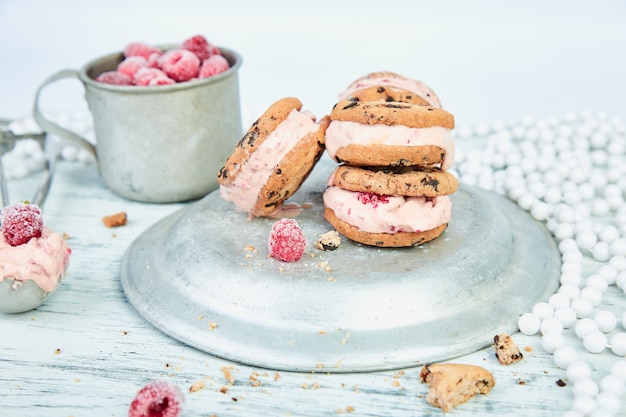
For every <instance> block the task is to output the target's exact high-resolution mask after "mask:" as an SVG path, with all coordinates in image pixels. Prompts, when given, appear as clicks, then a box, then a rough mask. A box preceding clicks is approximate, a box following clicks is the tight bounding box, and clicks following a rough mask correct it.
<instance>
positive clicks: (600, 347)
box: [583, 330, 607, 353]
mask: <svg viewBox="0 0 626 417" xmlns="http://www.w3.org/2000/svg"><path fill="white" fill-rule="evenodd" d="M606 344H607V340H606V335H605V334H604V333H602V332H601V331H600V330H594V331H591V332H589V333H587V334H586V335H585V337H583V346H585V349H587V351H589V352H591V353H601V352H603V351H604V349H606Z"/></svg>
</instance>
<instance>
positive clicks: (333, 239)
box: [315, 230, 341, 251]
mask: <svg viewBox="0 0 626 417" xmlns="http://www.w3.org/2000/svg"><path fill="white" fill-rule="evenodd" d="M340 244H341V237H339V233H338V232H337V231H336V230H331V231H330V232H326V233H324V234H322V235H320V237H319V239H317V240H316V241H315V247H316V248H318V249H319V250H323V251H332V250H335V249H337V248H338V247H339V245H340Z"/></svg>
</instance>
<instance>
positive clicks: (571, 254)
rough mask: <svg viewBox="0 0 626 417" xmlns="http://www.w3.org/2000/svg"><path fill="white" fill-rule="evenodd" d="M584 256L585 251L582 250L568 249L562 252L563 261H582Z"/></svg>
mask: <svg viewBox="0 0 626 417" xmlns="http://www.w3.org/2000/svg"><path fill="white" fill-rule="evenodd" d="M583 258H584V255H583V253H582V252H581V251H580V250H578V249H577V250H568V251H566V252H563V253H562V254H561V259H562V260H563V262H579V263H582V260H583Z"/></svg>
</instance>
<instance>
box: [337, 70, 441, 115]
mask: <svg viewBox="0 0 626 417" xmlns="http://www.w3.org/2000/svg"><path fill="white" fill-rule="evenodd" d="M373 86H384V87H396V88H399V89H402V90H407V91H412V92H413V93H415V94H417V95H419V96H420V97H422V98H423V99H424V100H426V101H427V102H428V104H430V105H431V106H433V107H436V108H438V109H440V108H442V107H441V102H440V101H439V98H438V97H437V95H436V94H435V92H434V91H433V90H432V89H431V88H430V87H428V86H427V85H425V84H424V83H422V82H421V81H417V80H412V79H409V78H404V77H401V76H393V75H392V74H384V75H380V76H372V77H364V78H361V79H359V80H357V81H355V82H354V83H352V84H351V85H350V86H349V87H348V88H347V89H346V90H345V91H343V92H341V93H340V94H339V101H341V100H346V99H347V98H349V97H350V95H351V94H352V93H354V92H355V91H358V90H362V89H364V88H368V87H373Z"/></svg>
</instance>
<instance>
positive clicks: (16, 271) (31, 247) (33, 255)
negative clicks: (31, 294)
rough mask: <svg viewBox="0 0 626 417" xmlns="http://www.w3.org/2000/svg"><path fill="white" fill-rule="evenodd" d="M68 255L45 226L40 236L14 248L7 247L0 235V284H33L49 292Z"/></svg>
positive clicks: (63, 241)
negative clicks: (9, 280)
mask: <svg viewBox="0 0 626 417" xmlns="http://www.w3.org/2000/svg"><path fill="white" fill-rule="evenodd" d="M70 253H71V249H70V248H69V247H68V245H67V242H65V240H64V239H63V237H61V235H59V234H58V233H55V232H53V231H52V230H50V229H49V228H47V227H44V228H43V231H42V234H41V237H36V238H32V239H30V240H29V241H28V242H26V243H24V244H22V245H18V246H11V245H10V244H9V243H7V241H6V239H5V238H4V236H2V235H1V234H0V281H4V280H5V279H11V280H13V281H14V283H15V284H18V283H24V282H26V281H33V282H34V283H35V284H37V286H38V287H39V288H41V289H42V290H44V291H46V292H52V291H54V289H55V288H56V286H57V284H58V282H59V281H60V279H61V278H62V276H63V274H64V272H65V269H66V268H67V267H68V265H69V258H70Z"/></svg>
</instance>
